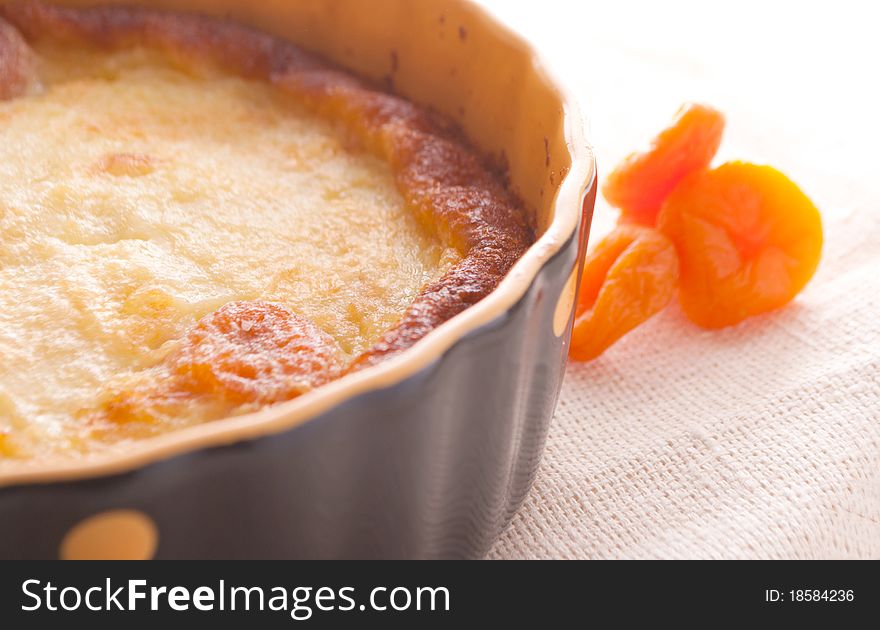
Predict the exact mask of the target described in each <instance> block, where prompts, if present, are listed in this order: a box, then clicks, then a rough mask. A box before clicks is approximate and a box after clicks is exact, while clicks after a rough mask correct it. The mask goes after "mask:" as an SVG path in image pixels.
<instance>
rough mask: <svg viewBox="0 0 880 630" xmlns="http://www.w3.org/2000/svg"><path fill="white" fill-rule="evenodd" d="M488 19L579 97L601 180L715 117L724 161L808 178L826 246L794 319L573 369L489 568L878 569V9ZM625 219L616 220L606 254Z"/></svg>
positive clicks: (580, 13) (692, 7)
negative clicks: (673, 122)
mask: <svg viewBox="0 0 880 630" xmlns="http://www.w3.org/2000/svg"><path fill="white" fill-rule="evenodd" d="M485 4H487V5H488V6H489V7H490V9H491V10H492V11H493V12H495V13H497V14H498V15H500V16H502V17H504V18H505V19H507V20H508V21H510V22H511V23H512V24H513V25H514V26H515V27H517V28H518V29H519V30H521V31H522V32H523V33H524V34H525V35H526V36H527V37H528V38H530V39H531V40H533V41H534V42H535V44H536V46H537V47H538V48H539V49H541V50H542V52H544V54H545V56H546V57H547V59H548V60H549V62H550V65H551V66H552V67H553V68H554V70H555V71H556V73H557V74H558V75H560V76H561V77H562V78H563V81H564V82H566V83H568V85H569V87H570V88H571V89H572V90H573V91H574V92H575V94H576V95H577V96H578V98H579V99H580V101H581V104H582V107H583V109H584V111H585V113H586V115H587V116H588V118H589V119H590V121H591V123H592V124H591V127H592V134H591V137H592V140H593V143H594V145H595V148H596V151H597V154H598V158H599V160H600V175H601V173H602V172H607V171H608V170H609V169H610V168H611V166H612V165H613V164H614V163H615V162H616V161H617V160H618V159H620V158H621V157H622V156H623V155H624V154H626V153H628V152H629V151H631V150H633V149H635V148H637V147H639V146H640V145H642V144H644V142H645V141H646V140H647V139H648V138H649V137H650V136H651V135H652V134H653V133H654V132H656V131H657V130H659V128H660V127H661V126H662V125H664V124H665V123H666V122H667V121H668V119H669V118H671V116H672V114H673V113H674V111H675V110H676V108H677V107H678V105H679V104H680V103H682V102H684V101H686V100H699V101H705V102H708V103H711V104H713V105H715V106H717V107H719V108H720V109H722V110H723V111H725V112H726V113H727V115H728V131H727V136H726V139H725V142H724V145H723V146H722V150H721V154H720V156H719V159H720V160H721V161H724V160H728V159H745V160H749V161H758V162H766V163H769V164H772V165H774V166H776V167H777V168H780V169H781V170H783V171H784V172H786V173H787V174H789V176H791V177H792V178H793V179H794V180H795V181H796V182H798V183H799V184H800V185H801V186H802V187H803V188H804V190H805V191H806V192H807V194H809V195H810V196H811V197H812V198H813V199H814V201H815V202H816V203H817V205H818V206H819V207H820V209H821V210H822V211H823V217H824V222H825V238H826V245H825V251H824V257H823V261H822V264H821V266H820V268H819V271H818V273H817V275H816V277H815V278H814V279H813V281H812V282H811V283H810V285H809V286H808V287H807V289H806V290H805V291H804V293H803V294H802V295H801V296H800V297H799V298H798V299H797V300H796V302H795V303H793V304H792V305H791V306H789V307H788V308H786V309H785V310H783V311H780V312H778V313H774V314H771V315H767V316H763V317H760V318H756V319H753V320H751V321H748V322H746V323H744V324H742V325H740V326H738V327H735V328H732V329H728V330H725V331H721V332H707V331H702V330H700V329H698V328H696V327H695V326H693V325H691V324H689V323H688V321H687V320H686V319H685V318H684V316H683V315H682V314H681V311H680V310H679V309H678V307H677V305H674V306H673V307H671V308H669V309H668V310H667V311H666V312H664V313H663V314H661V315H660V316H658V317H656V318H655V319H654V320H652V321H650V322H649V323H648V324H646V325H644V326H643V327H641V328H640V329H638V330H637V331H635V332H634V333H632V334H631V335H629V336H628V337H626V338H625V339H624V340H623V341H622V342H621V343H619V344H618V345H617V346H615V347H614V348H613V349H612V350H610V351H609V352H608V353H607V354H606V355H605V356H604V357H602V358H601V359H599V360H597V361H595V362H593V363H590V364H572V365H571V366H570V367H569V370H568V374H567V376H566V381H565V385H564V388H563V392H562V398H561V400H560V403H559V407H558V410H557V413H556V417H555V419H554V420H553V424H552V426H551V429H550V434H549V437H548V442H547V450H546V453H545V456H544V460H543V464H542V466H541V469H540V472H539V474H538V478H537V481H536V483H535V486H534V489H533V491H532V493H531V495H530V496H529V498H528V500H527V501H526V504H525V506H524V507H523V509H522V510H521V511H520V513H519V514H518V515H517V516H516V517H515V519H514V521H513V523H512V525H511V526H510V528H509V529H508V530H507V531H506V532H505V533H504V534H503V536H502V537H501V538H500V540H499V541H498V542H497V543H496V545H495V547H494V548H493V549H492V551H491V552H490V554H489V557H490V558H693V557H696V558H758V557H760V558H816V557H819V558H827V557H835V558H837V557H844V558H880V173H878V166H880V124H878V122H877V121H878V120H880V98H878V92H877V89H878V88H877V86H876V77H875V76H874V75H875V73H876V68H874V70H873V71H871V70H870V66H874V65H875V62H876V60H877V59H880V43H878V40H877V39H876V38H875V37H874V35H873V33H872V32H871V31H872V28H873V27H872V24H875V23H876V22H875V21H874V20H871V19H870V17H869V15H867V13H868V12H869V11H872V9H871V7H870V3H864V2H859V1H858V0H852V1H850V0H845V1H842V2H837V3H834V5H833V6H832V7H827V6H824V5H820V3H802V2H801V3H795V2H781V1H778V0H777V1H768V0H761V1H757V0H743V1H741V2H738V3H735V4H734V5H726V6H722V5H718V4H717V3H706V2H700V1H697V0H669V1H667V2H663V3H649V2H635V1H634V0H616V1H615V2H602V3H599V2H574V1H564V0H542V2H540V3H539V2H511V1H510V0H485ZM872 39H873V41H872ZM871 60H874V61H873V62H872V61H871ZM615 219H616V213H615V212H614V211H613V210H612V209H610V208H609V207H608V206H607V205H606V204H605V203H604V202H602V201H600V203H599V205H598V206H597V209H596V220H595V223H594V231H593V238H592V239H591V242H592V243H595V242H597V241H598V240H599V238H600V237H601V236H602V235H603V234H604V233H605V232H607V230H608V229H609V228H610V226H611V225H613V223H614V221H615Z"/></svg>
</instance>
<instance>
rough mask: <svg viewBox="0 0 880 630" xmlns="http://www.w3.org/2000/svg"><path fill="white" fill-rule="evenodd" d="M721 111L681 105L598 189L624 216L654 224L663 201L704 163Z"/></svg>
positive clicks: (716, 140) (713, 146) (714, 147)
mask: <svg viewBox="0 0 880 630" xmlns="http://www.w3.org/2000/svg"><path fill="white" fill-rule="evenodd" d="M723 133H724V115H723V114H722V113H721V112H719V111H717V110H715V109H713V108H711V107H707V106H706V105H697V104H688V105H684V106H683V107H682V108H681V109H680V110H679V111H678V114H677V115H676V117H675V120H674V121H673V123H672V125H670V126H669V127H668V128H666V129H664V130H663V131H662V132H661V133H660V135H658V136H657V137H656V138H654V140H653V141H652V143H651V145H650V147H649V148H648V149H647V150H646V151H644V152H641V153H633V154H631V155H630V156H629V157H627V158H625V159H624V160H623V162H621V163H620V164H619V165H618V166H617V168H615V169H614V170H613V171H612V172H611V173H610V174H609V175H608V177H607V178H606V179H605V184H604V185H603V187H602V193H603V195H604V196H605V199H607V200H608V203H610V204H611V205H612V206H615V207H617V208H620V210H621V211H622V216H621V218H622V219H623V220H624V221H629V222H633V223H640V224H642V225H654V223H655V222H656V219H657V213H658V212H659V211H660V206H662V205H663V201H664V200H665V199H666V197H667V196H668V195H669V193H671V192H672V191H673V189H674V188H675V187H676V185H678V183H679V182H680V181H681V180H682V179H684V178H685V177H687V176H688V175H689V174H690V173H692V172H694V171H698V170H702V169H705V168H708V167H709V164H710V163H711V162H712V158H713V157H715V153H716V152H717V151H718V147H719V146H720V144H721V136H722V134H723Z"/></svg>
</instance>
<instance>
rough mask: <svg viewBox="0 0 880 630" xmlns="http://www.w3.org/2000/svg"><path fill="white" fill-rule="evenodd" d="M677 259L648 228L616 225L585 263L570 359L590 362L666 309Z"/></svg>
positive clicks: (662, 238) (675, 277)
mask: <svg viewBox="0 0 880 630" xmlns="http://www.w3.org/2000/svg"><path fill="white" fill-rule="evenodd" d="M677 281H678V258H677V257H676V255H675V248H674V247H673V245H672V243H671V242H670V241H669V240H668V239H667V238H666V237H665V236H663V235H662V234H660V232H658V231H657V230H654V229H653V228H649V227H643V226H638V225H620V226H618V227H617V228H616V229H615V230H614V231H613V232H612V233H611V234H610V235H609V236H608V237H606V238H605V239H604V240H603V241H602V242H600V243H599V245H598V246H597V247H596V249H595V250H594V251H593V252H591V253H590V254H589V255H588V256H587V258H586V261H585V262H584V272H583V275H582V276H581V287H580V291H579V293H578V303H577V309H576V312H575V322H574V330H573V332H572V338H571V349H570V351H569V355H570V356H571V357H572V358H573V359H576V360H578V361H588V360H590V359H595V358H596V357H598V356H599V355H600V354H602V353H603V352H604V351H605V350H606V349H608V348H609V347H610V346H611V345H612V344H613V343H614V342H615V341H617V340H618V339H620V338H621V337H622V336H623V335H625V334H626V333H628V332H629V331H630V330H632V329H633V328H635V327H636V326H638V325H639V324H641V323H642V322H644V321H646V320H647V319H649V318H650V317H651V316H653V315H654V314H655V313H657V312H659V311H660V310H662V309H663V307H665V306H666V305H667V304H668V303H669V301H670V300H671V299H672V296H673V295H674V293H675V287H676V285H677Z"/></svg>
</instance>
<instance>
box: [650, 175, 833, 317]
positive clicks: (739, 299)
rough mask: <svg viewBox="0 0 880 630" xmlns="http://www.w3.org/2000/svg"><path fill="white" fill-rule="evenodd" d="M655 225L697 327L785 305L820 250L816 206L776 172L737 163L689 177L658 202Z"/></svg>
mask: <svg viewBox="0 0 880 630" xmlns="http://www.w3.org/2000/svg"><path fill="white" fill-rule="evenodd" d="M658 228H659V229H660V230H661V231H662V232H663V233H664V234H665V235H666V236H668V237H669V239H670V240H672V242H673V243H675V248H676V250H677V251H678V256H679V260H680V262H681V284H680V288H681V290H680V293H679V295H680V298H679V299H680V300H681V305H682V308H683V310H684V312H685V313H686V314H687V315H688V317H690V319H691V320H693V321H694V322H695V323H696V324H698V325H699V326H702V327H704V328H722V327H724V326H731V325H733V324H736V323H738V322H740V321H742V320H743V319H745V318H747V317H751V316H753V315H758V314H760V313H764V312H766V311H770V310H773V309H776V308H779V307H781V306H783V305H785V304H787V303H788V302H789V301H791V299H792V298H794V296H795V295H797V294H798V293H799V292H800V290H801V289H803V288H804V286H805V285H806V284H807V282H808V281H809V280H810V278H811V277H812V276H813V273H814V272H815V271H816V267H817V266H818V264H819V258H820V257H821V254H822V219H821V217H820V215H819V211H818V210H817V209H816V206H815V205H813V203H812V202H811V201H810V199H809V198H808V197H807V196H806V195H805V194H804V193H803V192H801V190H800V189H799V188H798V187H797V185H795V184H794V183H793V182H792V181H791V180H790V179H788V178H787V177H786V176H785V175H783V174H782V173H780V172H779V171H777V170H776V169H774V168H771V167H769V166H758V165H755V164H747V163H744V162H731V163H728V164H724V165H722V166H720V167H718V168H716V169H714V170H710V171H704V172H702V173H694V174H693V175H692V176H690V177H688V178H687V179H686V180H685V181H683V182H682V183H681V184H680V185H679V186H678V188H676V189H675V191H673V193H672V194H671V195H670V196H669V198H668V199H667V200H666V202H665V203H664V205H663V209H662V211H661V212H660V216H659V219H658Z"/></svg>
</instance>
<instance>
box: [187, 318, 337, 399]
mask: <svg viewBox="0 0 880 630" xmlns="http://www.w3.org/2000/svg"><path fill="white" fill-rule="evenodd" d="M170 365H171V369H172V372H173V373H174V374H176V375H177V376H178V377H180V378H181V386H182V387H183V388H184V389H186V390H188V391H191V392H192V393H194V394H207V395H214V396H220V397H222V398H224V399H226V400H228V401H230V402H233V403H236V404H243V403H259V404H272V403H277V402H281V401H284V400H289V399H291V398H295V397H296V396H299V395H300V394H302V393H304V392H306V391H309V390H311V389H314V388H315V387H318V386H320V385H323V384H324V383H327V382H328V381H330V380H332V379H333V378H335V377H336V376H337V375H338V374H339V373H340V371H341V369H342V365H343V354H342V351H341V350H340V349H339V346H337V344H336V341H335V340H334V339H333V338H332V337H330V336H329V335H327V334H326V333H325V332H323V331H322V330H320V329H319V328H318V327H317V326H315V324H313V323H312V322H311V321H309V320H308V319H306V318H304V317H300V316H299V315H297V314H296V313H294V312H293V311H291V310H290V309H288V308H286V307H284V306H282V305H280V304H274V303H271V302H261V301H253V302H230V303H229V304H226V305H225V306H223V307H221V308H220V309H218V310H217V311H215V312H214V313H212V314H210V315H208V316H207V317H205V318H203V319H202V320H200V321H199V322H198V323H197V324H196V326H195V327H194V328H193V329H192V330H191V331H190V332H189V333H188V334H187V336H186V338H185V339H184V341H183V346H182V347H181V348H180V349H179V350H178V351H177V352H176V353H175V354H174V355H173V356H172V357H170Z"/></svg>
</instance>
